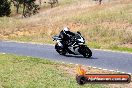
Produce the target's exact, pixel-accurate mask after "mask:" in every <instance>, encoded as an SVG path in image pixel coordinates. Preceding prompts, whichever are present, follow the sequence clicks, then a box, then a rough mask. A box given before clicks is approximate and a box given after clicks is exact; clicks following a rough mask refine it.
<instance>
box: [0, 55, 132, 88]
mask: <svg viewBox="0 0 132 88" xmlns="http://www.w3.org/2000/svg"><path fill="white" fill-rule="evenodd" d="M83 68H85V70H87V73H88V74H99V73H100V74H113V73H116V72H110V71H105V70H100V69H95V68H91V67H83ZM76 69H77V66H76V65H68V64H62V63H60V62H53V61H50V60H46V59H40V58H33V57H26V56H16V55H11V54H0V88H119V87H120V88H129V87H130V86H131V85H132V83H130V84H85V85H83V86H80V85H79V84H77V83H76V80H75V76H76V73H77V72H76Z"/></svg>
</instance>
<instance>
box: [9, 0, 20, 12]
mask: <svg viewBox="0 0 132 88" xmlns="http://www.w3.org/2000/svg"><path fill="white" fill-rule="evenodd" d="M11 2H13V4H14V6H15V7H16V13H19V8H20V5H21V4H23V0H11Z"/></svg>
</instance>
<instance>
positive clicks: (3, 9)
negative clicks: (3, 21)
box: [0, 0, 11, 17]
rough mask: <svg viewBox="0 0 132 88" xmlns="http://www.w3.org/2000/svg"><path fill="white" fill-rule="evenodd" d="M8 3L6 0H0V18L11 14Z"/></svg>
mask: <svg viewBox="0 0 132 88" xmlns="http://www.w3.org/2000/svg"><path fill="white" fill-rule="evenodd" d="M10 5H11V4H10V2H9V1H8V0H0V17H3V16H9V15H10V13H11V9H10Z"/></svg>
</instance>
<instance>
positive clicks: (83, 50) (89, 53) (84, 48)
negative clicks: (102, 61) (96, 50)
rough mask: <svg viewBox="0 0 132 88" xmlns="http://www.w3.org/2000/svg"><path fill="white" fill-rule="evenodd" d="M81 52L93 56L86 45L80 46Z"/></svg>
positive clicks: (85, 55) (86, 55)
mask: <svg viewBox="0 0 132 88" xmlns="http://www.w3.org/2000/svg"><path fill="white" fill-rule="evenodd" d="M79 52H80V54H82V55H83V56H84V57H85V58H90V57H91V56H92V51H91V50H90V49H89V48H88V47H87V46H86V45H83V46H80V49H79Z"/></svg>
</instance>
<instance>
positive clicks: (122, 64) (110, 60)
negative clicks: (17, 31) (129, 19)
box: [0, 41, 132, 73]
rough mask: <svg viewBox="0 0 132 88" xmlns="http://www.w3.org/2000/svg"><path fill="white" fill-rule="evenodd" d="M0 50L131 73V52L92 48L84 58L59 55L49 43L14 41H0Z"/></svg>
mask: <svg viewBox="0 0 132 88" xmlns="http://www.w3.org/2000/svg"><path fill="white" fill-rule="evenodd" d="M0 52H1V53H10V54H17V55H22V56H33V57H39V58H47V59H50V60H54V61H61V62H66V63H75V64H82V65H87V66H94V67H99V68H104V69H109V70H118V71H121V72H127V73H132V54H129V53H120V52H111V51H102V50H94V49H92V52H93V56H92V57H91V58H90V59H86V58H84V57H83V56H81V55H77V56H75V55H67V56H61V55H59V54H58V53H57V52H56V51H55V49H54V46H51V45H39V44H28V43H15V42H6V41H0Z"/></svg>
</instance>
